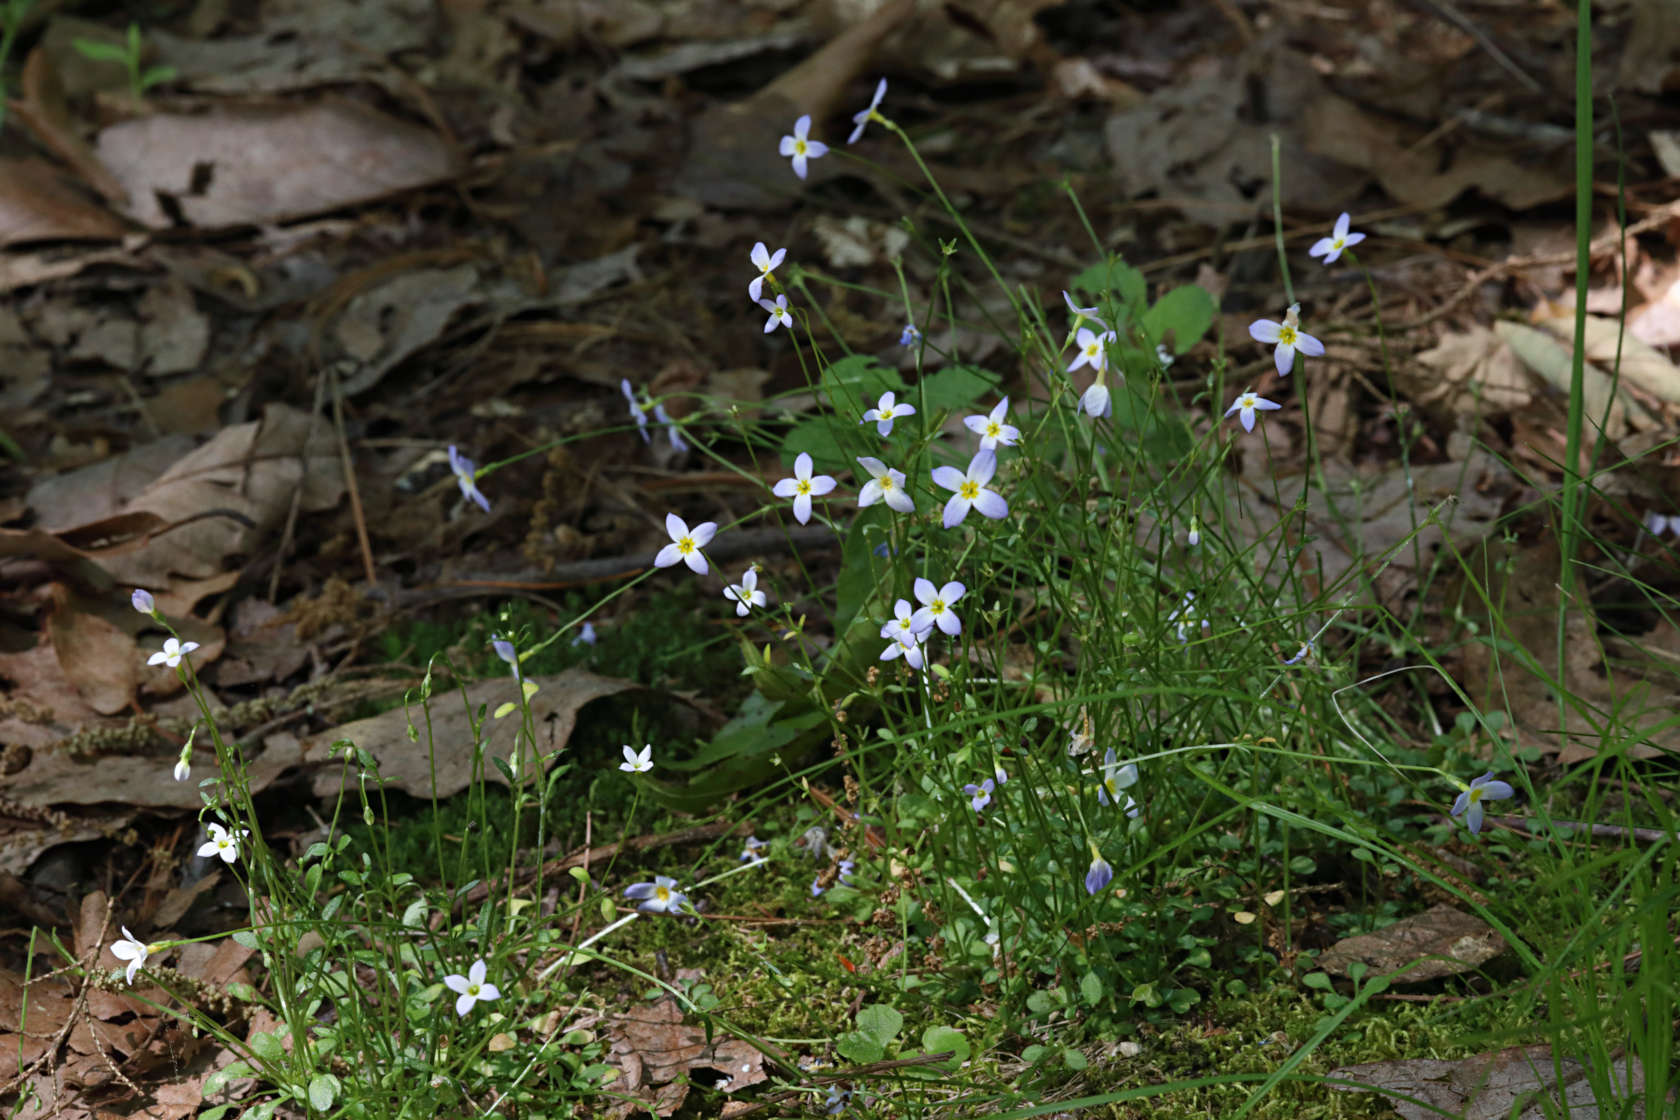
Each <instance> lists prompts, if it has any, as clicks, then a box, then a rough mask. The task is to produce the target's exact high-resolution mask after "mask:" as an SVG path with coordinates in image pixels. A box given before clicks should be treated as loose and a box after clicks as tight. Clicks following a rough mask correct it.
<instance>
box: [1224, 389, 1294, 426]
mask: <svg viewBox="0 0 1680 1120" xmlns="http://www.w3.org/2000/svg"><path fill="white" fill-rule="evenodd" d="M1282 407H1283V406H1282V405H1281V404H1278V403H1277V402H1276V401H1269V400H1267V399H1266V398H1265V397H1262V396H1260V395H1259V394H1258V393H1256V392H1255V391H1254V390H1253V389H1250V390H1249V391H1248V392H1246V393H1244V394H1243V395H1242V396H1240V397H1238V398H1237V399H1236V400H1235V401H1234V402H1232V404H1231V407H1230V408H1227V409H1226V410H1225V415H1227V416H1229V415H1231V413H1233V412H1235V413H1237V419H1238V420H1240V421H1242V426H1243V431H1245V432H1252V431H1253V430H1254V410H1255V409H1259V410H1260V411H1261V412H1272V411H1274V410H1276V409H1280V408H1282Z"/></svg>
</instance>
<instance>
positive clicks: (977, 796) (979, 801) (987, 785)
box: [963, 778, 997, 813]
mask: <svg viewBox="0 0 1680 1120" xmlns="http://www.w3.org/2000/svg"><path fill="white" fill-rule="evenodd" d="M995 789H997V784H996V782H995V781H994V780H993V779H991V778H987V779H986V780H985V781H983V782H981V783H980V784H979V785H975V784H974V783H973V782H970V783H968V784H967V785H966V786H964V787H963V792H964V793H966V794H968V803H969V804H970V805H972V806H973V807H974V811H975V812H976V813H978V812H980V811H981V810H982V809H984V808H985V807H986V806H988V805H990V804H991V803H992V791H993V790H995Z"/></svg>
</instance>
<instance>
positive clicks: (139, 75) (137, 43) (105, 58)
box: [13, 0, 176, 102]
mask: <svg viewBox="0 0 1680 1120" xmlns="http://www.w3.org/2000/svg"><path fill="white" fill-rule="evenodd" d="M17 2H18V0H13V3H17ZM75 46H76V50H77V51H79V52H80V53H81V55H82V57H83V58H86V59H88V60H89V61H92V62H115V63H119V64H120V65H121V66H122V67H123V69H124V70H126V71H127V72H128V93H129V96H130V97H132V98H133V99H134V100H135V101H136V102H138V101H140V100H141V99H142V98H143V97H144V96H145V94H146V91H147V90H149V89H151V88H152V87H153V86H155V85H158V84H160V83H162V82H167V81H171V80H172V79H173V78H174V77H175V74H176V70H175V67H173V66H146V65H145V64H144V63H145V46H144V44H143V43H142V42H141V39H140V25H139V24H138V23H131V24H129V25H128V35H127V37H126V38H125V39H124V41H123V42H121V43H102V42H100V41H98V40H96V39H77V40H76V41H75Z"/></svg>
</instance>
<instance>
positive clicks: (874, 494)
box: [858, 455, 916, 513]
mask: <svg viewBox="0 0 1680 1120" xmlns="http://www.w3.org/2000/svg"><path fill="white" fill-rule="evenodd" d="M858 466H860V467H862V468H863V469H864V471H865V472H866V473H867V474H868V475H869V481H868V482H866V483H864V484H863V489H862V490H859V491H858V508H859V509H868V508H869V507H870V506H872V505H874V504H875V503H876V502H886V503H887V507H888V508H889V509H895V510H897V511H898V512H899V513H915V512H916V503H915V502H914V501H912V500H911V498H910V494H909V492H908V491H906V490H905V489H904V472H903V471H901V470H895V469H894V468H892V467H889V466H887V465H886V464H885V463H883V462H881V460H879V459H876V458H873V457H872V456H869V455H860V456H858Z"/></svg>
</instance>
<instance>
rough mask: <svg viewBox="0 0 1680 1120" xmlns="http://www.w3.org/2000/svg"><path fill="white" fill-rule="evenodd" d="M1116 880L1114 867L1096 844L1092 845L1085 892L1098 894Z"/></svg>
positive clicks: (1086, 873)
mask: <svg viewBox="0 0 1680 1120" xmlns="http://www.w3.org/2000/svg"><path fill="white" fill-rule="evenodd" d="M1113 881H1114V868H1112V867H1110V866H1109V865H1108V861H1107V860H1106V859H1104V858H1102V855H1101V854H1100V853H1099V852H1098V851H1097V846H1096V845H1095V844H1092V845H1091V869H1090V870H1089V871H1087V872H1085V893H1086V894H1096V893H1097V892H1098V891H1100V890H1102V889H1103V888H1104V887H1106V886H1108V884H1110V883H1112V882H1113Z"/></svg>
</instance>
